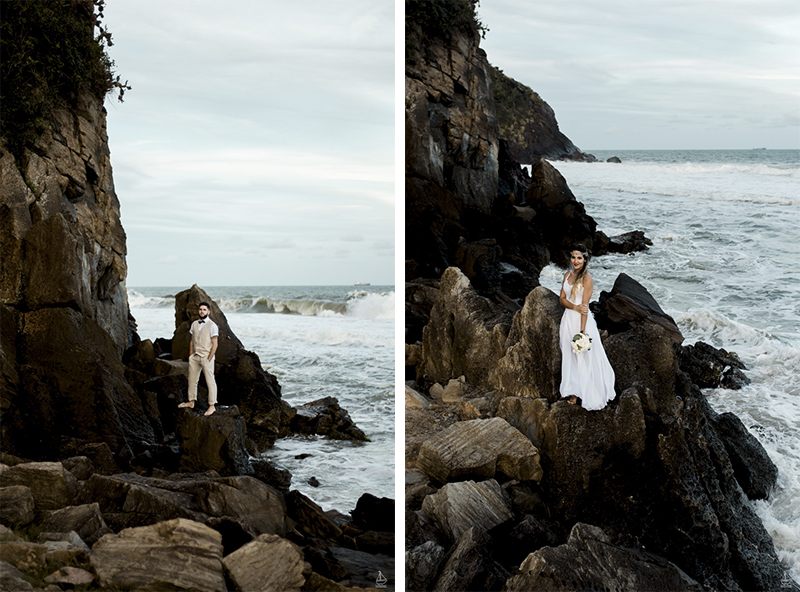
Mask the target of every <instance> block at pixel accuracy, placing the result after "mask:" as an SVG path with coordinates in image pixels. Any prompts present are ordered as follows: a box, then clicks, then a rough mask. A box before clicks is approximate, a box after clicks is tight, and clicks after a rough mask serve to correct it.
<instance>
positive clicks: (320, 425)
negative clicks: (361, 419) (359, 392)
mask: <svg viewBox="0 0 800 592" xmlns="http://www.w3.org/2000/svg"><path fill="white" fill-rule="evenodd" d="M296 409H297V414H296V415H295V416H294V417H293V418H292V420H291V424H290V425H291V430H292V432H294V433H297V434H317V435H320V436H325V437H326V438H327V439H329V440H356V441H360V442H369V438H367V436H366V434H364V432H362V431H361V429H360V428H359V427H358V426H356V424H355V423H353V420H352V419H350V414H349V413H347V411H346V410H345V409H342V408H341V407H339V400H338V399H336V397H325V398H324V399H318V400H316V401H311V402H310V403H305V404H304V405H300V406H299V407H297V408H296Z"/></svg>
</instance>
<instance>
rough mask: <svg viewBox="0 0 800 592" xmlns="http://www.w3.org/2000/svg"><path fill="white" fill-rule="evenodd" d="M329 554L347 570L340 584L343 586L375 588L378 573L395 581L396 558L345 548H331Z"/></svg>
mask: <svg viewBox="0 0 800 592" xmlns="http://www.w3.org/2000/svg"><path fill="white" fill-rule="evenodd" d="M329 552H330V554H331V555H332V556H333V558H334V559H335V560H336V562H337V563H338V564H339V565H340V566H341V567H342V568H344V570H345V576H344V577H343V578H342V579H341V581H340V582H339V583H340V584H342V585H343V586H346V587H359V588H374V587H375V579H376V577H377V574H378V572H380V573H382V574H383V576H384V577H385V578H386V579H387V580H388V581H390V582H393V581H394V557H389V556H387V555H381V554H377V555H373V554H371V553H364V552H363V551H356V550H354V549H346V548H344V547H330V549H329Z"/></svg>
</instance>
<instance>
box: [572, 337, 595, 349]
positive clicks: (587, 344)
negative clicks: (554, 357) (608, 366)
mask: <svg viewBox="0 0 800 592" xmlns="http://www.w3.org/2000/svg"><path fill="white" fill-rule="evenodd" d="M590 349H592V338H591V337H589V336H588V335H587V334H586V333H576V334H575V336H574V337H573V338H572V351H574V352H575V353H576V354H582V353H583V352H586V351H589V350H590Z"/></svg>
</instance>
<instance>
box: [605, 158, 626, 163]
mask: <svg viewBox="0 0 800 592" xmlns="http://www.w3.org/2000/svg"><path fill="white" fill-rule="evenodd" d="M606 162H614V163H617V164H622V161H621V160H620V158H619V156H612V157H611V158H607V159H606Z"/></svg>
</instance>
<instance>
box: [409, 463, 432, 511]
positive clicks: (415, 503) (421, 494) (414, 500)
mask: <svg viewBox="0 0 800 592" xmlns="http://www.w3.org/2000/svg"><path fill="white" fill-rule="evenodd" d="M405 486H406V509H408V510H419V509H420V508H421V507H422V500H423V499H425V496H426V495H430V494H432V493H436V489H435V488H434V487H431V484H430V480H429V479H428V477H426V476H425V474H424V473H422V472H421V471H408V472H407V473H406V477H405Z"/></svg>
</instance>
